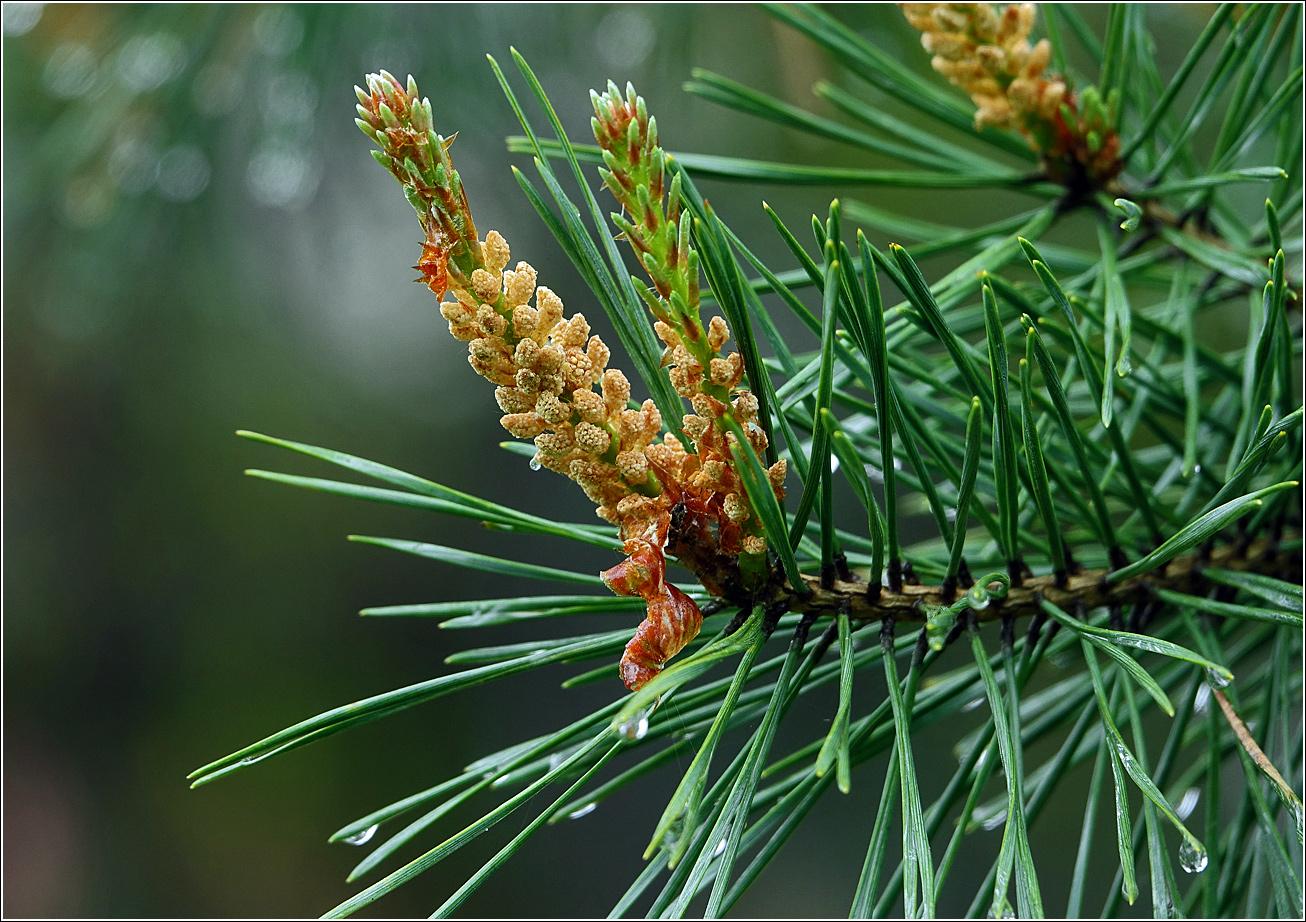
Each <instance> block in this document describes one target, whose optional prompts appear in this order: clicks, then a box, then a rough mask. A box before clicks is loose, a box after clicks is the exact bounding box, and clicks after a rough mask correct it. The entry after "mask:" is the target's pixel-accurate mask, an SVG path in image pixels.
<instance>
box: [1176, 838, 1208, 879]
mask: <svg viewBox="0 0 1306 922" xmlns="http://www.w3.org/2000/svg"><path fill="white" fill-rule="evenodd" d="M1206 861H1207V859H1206V849H1204V848H1202V847H1201V845H1200V844H1198V845H1194V844H1193V843H1192V842H1190V841H1188V840H1187V839H1184V841H1183V842H1182V843H1181V844H1180V846H1179V866H1180V867H1181V868H1183V869H1184V870H1185V871H1186V872H1187V873H1189V874H1200V873H1202V872H1203V871H1205V870H1206Z"/></svg>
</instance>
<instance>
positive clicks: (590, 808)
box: [567, 803, 599, 820]
mask: <svg viewBox="0 0 1306 922" xmlns="http://www.w3.org/2000/svg"><path fill="white" fill-rule="evenodd" d="M598 808H599V805H598V804H596V803H588V804H586V805H585V806H583V807H578V808H577V809H575V810H573V811H571V812H570V813H568V814H567V819H569V820H578V819H580V818H581V817H582V816H589V815H590V814H591V813H593V812H594V811H595V810H597V809H598Z"/></svg>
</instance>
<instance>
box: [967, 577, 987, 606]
mask: <svg viewBox="0 0 1306 922" xmlns="http://www.w3.org/2000/svg"><path fill="white" fill-rule="evenodd" d="M992 597H993V596H992V595H991V594H990V593H989V590H988V587H987V586H981V585H980V584H979V583H976V584H975V585H974V586H971V587H970V591H969V592H967V593H966V604H967V605H969V606H970V607H971V608H973V609H974V610H975V611H983V610H984V609H986V608H988V607H989V600H990V599H991V598H992Z"/></svg>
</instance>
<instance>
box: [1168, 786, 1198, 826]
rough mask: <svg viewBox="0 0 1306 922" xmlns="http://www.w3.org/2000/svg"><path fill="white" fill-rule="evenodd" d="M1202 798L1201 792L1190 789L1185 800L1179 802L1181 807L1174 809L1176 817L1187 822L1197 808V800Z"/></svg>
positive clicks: (1186, 792)
mask: <svg viewBox="0 0 1306 922" xmlns="http://www.w3.org/2000/svg"><path fill="white" fill-rule="evenodd" d="M1199 797H1201V792H1200V791H1199V790H1197V788H1189V789H1188V790H1186V791H1184V796H1183V799H1182V800H1180V801H1179V806H1177V807H1175V808H1174V812H1175V815H1176V816H1178V817H1179V819H1181V820H1186V819H1188V817H1190V816H1192V814H1193V808H1195V807H1196V806H1197V799H1198V798H1199Z"/></svg>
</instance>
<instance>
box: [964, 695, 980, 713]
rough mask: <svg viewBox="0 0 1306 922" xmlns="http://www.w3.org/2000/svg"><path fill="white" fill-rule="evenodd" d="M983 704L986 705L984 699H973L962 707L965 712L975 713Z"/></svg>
mask: <svg viewBox="0 0 1306 922" xmlns="http://www.w3.org/2000/svg"><path fill="white" fill-rule="evenodd" d="M983 703H984V699H983V698H973V699H971V700H970V701H967V702H966V703H965V704H963V705H962V706H961V709H962V710H963V711H973V710H975V708H977V707H979V706H980V705H981V704H983Z"/></svg>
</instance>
